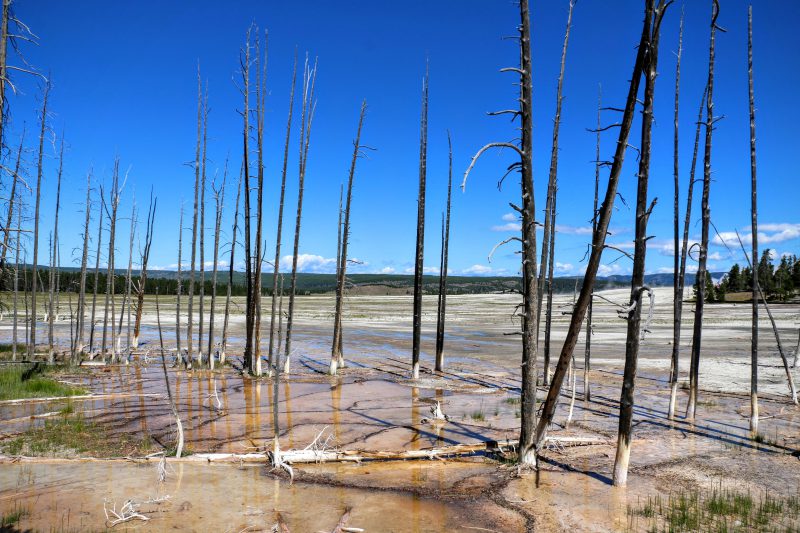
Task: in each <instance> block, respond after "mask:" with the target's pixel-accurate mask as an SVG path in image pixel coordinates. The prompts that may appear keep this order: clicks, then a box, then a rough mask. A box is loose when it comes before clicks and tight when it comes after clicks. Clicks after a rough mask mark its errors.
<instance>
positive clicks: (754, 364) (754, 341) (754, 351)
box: [747, 5, 766, 436]
mask: <svg viewBox="0 0 800 533" xmlns="http://www.w3.org/2000/svg"><path fill="white" fill-rule="evenodd" d="M747 81H748V89H749V95H750V181H751V193H752V194H751V199H750V224H751V225H750V232H751V234H752V236H753V247H752V250H751V252H752V256H753V257H754V258H755V257H758V197H757V192H758V187H757V183H758V182H757V180H756V107H755V95H754V91H753V6H752V5H751V6H749V7H748V8H747ZM751 271H752V273H753V292H752V300H753V304H752V305H753V325H752V333H751V339H750V433H752V434H753V435H754V436H755V435H757V434H758V268H756V267H753V268H752V269H751ZM765 303H766V302H765Z"/></svg>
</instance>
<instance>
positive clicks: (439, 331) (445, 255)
mask: <svg viewBox="0 0 800 533" xmlns="http://www.w3.org/2000/svg"><path fill="white" fill-rule="evenodd" d="M447 151H448V167H447V210H446V216H445V220H444V221H443V226H442V258H441V261H439V306H438V308H437V313H436V371H437V372H441V371H443V370H444V322H445V317H446V315H447V262H448V259H449V255H450V254H449V250H450V200H451V192H452V189H453V143H452V142H451V140H450V131H449V130H448V131H447Z"/></svg>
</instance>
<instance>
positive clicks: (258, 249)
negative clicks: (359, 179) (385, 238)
mask: <svg viewBox="0 0 800 533" xmlns="http://www.w3.org/2000/svg"><path fill="white" fill-rule="evenodd" d="M262 63H263V67H262V66H261V64H262ZM256 64H257V65H258V66H259V67H261V68H259V69H258V70H257V73H256V156H257V165H258V168H257V171H256V176H257V179H258V192H257V195H256V206H257V211H256V242H255V260H256V264H255V274H254V277H255V279H254V288H253V296H254V298H255V302H254V303H255V311H256V313H255V323H254V324H253V345H254V346H253V350H254V363H255V365H254V368H252V373H253V374H254V375H256V376H260V375H261V285H262V279H261V269H262V268H263V266H264V252H265V250H264V248H263V247H264V246H265V245H264V243H263V242H262V240H261V239H262V235H263V230H264V106H265V104H264V98H265V95H266V92H267V90H266V87H265V84H266V77H267V36H266V33H265V34H264V52H263V56H262V52H261V45H260V44H259V41H258V38H256ZM271 371H272V369H268V372H271Z"/></svg>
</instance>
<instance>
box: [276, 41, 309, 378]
mask: <svg viewBox="0 0 800 533" xmlns="http://www.w3.org/2000/svg"><path fill="white" fill-rule="evenodd" d="M316 80H317V62H316V60H314V67H313V68H310V67H309V65H308V57H306V63H305V68H304V74H303V108H302V109H303V111H302V113H301V119H300V157H299V164H300V171H299V174H298V187H297V218H296V220H295V227H294V252H293V254H292V277H291V288H290V289H289V310H288V313H289V314H288V316H287V317H286V346H285V348H284V351H283V352H284V354H285V356H286V359H285V364H284V368H283V371H284V372H285V373H287V374H288V373H289V369H290V365H291V360H292V327H293V326H294V297H295V294H296V293H297V258H298V255H299V252H300V221H301V218H302V215H303V191H304V183H305V177H306V162H307V160H308V146H309V143H310V142H311V125H312V123H313V122H314V110H315V108H316V103H315V102H314V86H315V84H316Z"/></svg>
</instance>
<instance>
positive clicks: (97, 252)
mask: <svg viewBox="0 0 800 533" xmlns="http://www.w3.org/2000/svg"><path fill="white" fill-rule="evenodd" d="M97 210H98V211H99V212H100V213H99V216H98V219H97V250H95V256H94V284H93V287H92V291H93V292H92V317H91V321H90V324H89V353H90V354H92V355H93V354H94V329H95V316H96V311H97V289H98V287H99V286H100V253H101V250H102V248H101V247H102V244H103V214H104V213H103V187H102V185H101V186H100V201H99V202H97Z"/></svg>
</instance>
